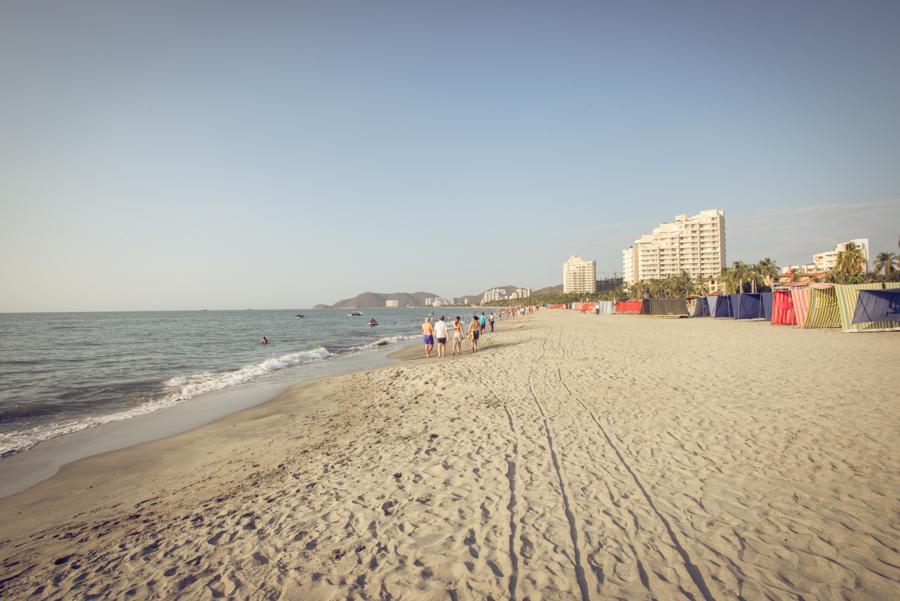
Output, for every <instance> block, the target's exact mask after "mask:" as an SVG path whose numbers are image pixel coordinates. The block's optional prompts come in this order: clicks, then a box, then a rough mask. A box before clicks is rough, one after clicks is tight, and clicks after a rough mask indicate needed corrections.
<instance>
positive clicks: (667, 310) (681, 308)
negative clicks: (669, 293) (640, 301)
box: [642, 298, 688, 317]
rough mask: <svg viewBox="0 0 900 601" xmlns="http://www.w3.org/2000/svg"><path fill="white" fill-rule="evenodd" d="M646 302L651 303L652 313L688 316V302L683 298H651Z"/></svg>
mask: <svg viewBox="0 0 900 601" xmlns="http://www.w3.org/2000/svg"><path fill="white" fill-rule="evenodd" d="M645 302H648V304H649V310H650V315H673V316H675V315H677V316H679V317H681V316H684V317H687V316H688V310H687V302H686V301H685V300H684V299H683V298H651V299H650V300H649V301H645ZM642 312H643V311H642Z"/></svg>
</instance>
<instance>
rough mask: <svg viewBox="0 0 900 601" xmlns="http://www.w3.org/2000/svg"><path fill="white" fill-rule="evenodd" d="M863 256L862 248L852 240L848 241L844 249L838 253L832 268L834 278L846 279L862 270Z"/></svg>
mask: <svg viewBox="0 0 900 601" xmlns="http://www.w3.org/2000/svg"><path fill="white" fill-rule="evenodd" d="M864 264H865V257H864V256H863V253H862V249H861V248H860V247H858V246H857V245H856V244H854V243H853V242H848V243H847V246H845V247H844V250H842V251H841V252H839V253H838V256H837V262H836V264H835V266H834V269H833V270H832V272H833V274H834V275H835V276H836V279H840V280H843V281H847V280H848V279H850V278H852V277H854V276H857V275H859V274H860V273H862V271H863V265H864Z"/></svg>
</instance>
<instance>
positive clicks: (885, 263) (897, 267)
mask: <svg viewBox="0 0 900 601" xmlns="http://www.w3.org/2000/svg"><path fill="white" fill-rule="evenodd" d="M874 267H875V272H876V273H878V272H879V271H884V276H885V277H890V275H891V273H892V272H894V271H900V257H898V256H897V255H895V254H894V253H889V252H881V253H878V255H877V256H876V257H875V265H874Z"/></svg>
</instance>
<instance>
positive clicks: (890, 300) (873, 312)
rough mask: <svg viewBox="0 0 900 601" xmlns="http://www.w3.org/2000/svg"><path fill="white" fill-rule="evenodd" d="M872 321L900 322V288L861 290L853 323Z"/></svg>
mask: <svg viewBox="0 0 900 601" xmlns="http://www.w3.org/2000/svg"><path fill="white" fill-rule="evenodd" d="M870 321H892V322H900V288H890V289H888V290H860V291H859V298H858V299H857V301H856V311H854V312H853V323H854V324H857V323H867V322H870Z"/></svg>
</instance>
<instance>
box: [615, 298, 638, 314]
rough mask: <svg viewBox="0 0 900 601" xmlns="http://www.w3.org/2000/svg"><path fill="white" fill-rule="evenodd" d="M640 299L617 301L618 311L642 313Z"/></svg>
mask: <svg viewBox="0 0 900 601" xmlns="http://www.w3.org/2000/svg"><path fill="white" fill-rule="evenodd" d="M641 304H642V303H641V301H640V300H627V301H619V302H617V303H616V313H640V312H641Z"/></svg>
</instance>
